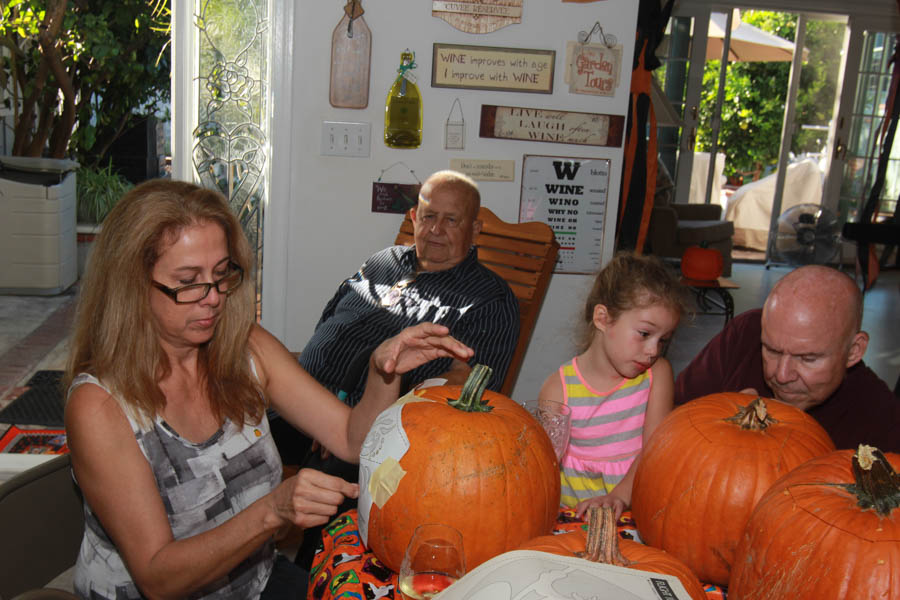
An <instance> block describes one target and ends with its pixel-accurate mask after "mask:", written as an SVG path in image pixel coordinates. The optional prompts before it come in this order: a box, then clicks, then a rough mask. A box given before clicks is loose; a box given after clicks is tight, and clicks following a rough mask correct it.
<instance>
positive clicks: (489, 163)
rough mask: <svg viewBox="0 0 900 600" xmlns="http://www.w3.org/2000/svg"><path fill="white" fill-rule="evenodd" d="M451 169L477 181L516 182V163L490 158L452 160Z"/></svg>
mask: <svg viewBox="0 0 900 600" xmlns="http://www.w3.org/2000/svg"><path fill="white" fill-rule="evenodd" d="M450 168H451V169H453V170H454V171H459V172H460V173H465V174H466V175H468V176H469V177H471V178H472V179H474V180H476V181H515V178H516V173H515V170H516V161H514V160H497V159H490V158H452V159H450Z"/></svg>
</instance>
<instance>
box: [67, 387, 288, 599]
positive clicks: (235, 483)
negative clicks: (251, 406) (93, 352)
mask: <svg viewBox="0 0 900 600" xmlns="http://www.w3.org/2000/svg"><path fill="white" fill-rule="evenodd" d="M85 383H93V384H95V385H97V386H99V387H101V388H103V389H104V390H106V391H107V392H109V390H108V389H107V388H106V387H105V386H104V385H103V384H102V383H100V382H99V381H98V380H97V379H96V378H95V377H93V376H92V375H88V374H85V373H82V374H80V375H78V376H77V377H76V378H75V380H74V381H73V382H72V386H71V387H70V388H69V394H71V393H72V391H73V390H74V389H75V388H76V387H78V386H79V385H82V384H85ZM125 414H126V416H127V417H128V421H129V422H130V423H131V428H132V430H133V431H134V436H135V438H136V439H137V442H138V445H139V446H140V448H141V452H143V453H144V456H145V457H146V458H147V461H148V462H149V463H150V467H151V468H152V469H153V474H154V476H155V477H156V485H157V486H158V487H159V493H160V495H161V496H162V500H163V504H164V505H165V508H166V513H167V514H168V516H169V524H170V525H171V527H172V533H173V535H174V536H175V539H182V538H186V537H190V536H192V535H196V534H198V533H202V532H204V531H207V530H209V529H212V528H213V527H216V526H218V525H221V524H222V523H224V522H225V521H227V520H228V519H230V518H231V517H232V516H234V515H235V514H237V513H239V512H240V511H242V510H244V509H245V508H246V507H247V506H249V505H250V504H252V503H253V502H255V501H256V500H258V499H259V498H261V497H263V496H265V495H266V494H268V493H269V492H270V491H272V490H273V489H274V488H275V486H277V485H278V484H279V482H280V481H281V458H280V457H279V456H278V451H277V449H276V448H275V442H274V441H273V440H272V436H271V434H270V432H269V422H268V420H267V419H266V416H265V414H263V418H262V421H261V422H259V423H258V424H255V425H254V424H249V423H248V424H245V425H244V427H243V428H242V429H239V428H238V427H237V426H235V425H234V424H233V423H232V422H231V421H228V420H226V421H225V423H224V424H223V425H222V427H220V428H219V430H218V431H217V432H216V433H215V434H213V435H212V437H210V438H209V439H208V440H206V441H205V442H202V443H199V444H195V443H193V442H190V441H188V440H186V439H184V438H182V437H181V436H179V435H178V433H177V432H176V431H175V430H174V429H172V428H171V427H169V425H168V424H167V423H166V422H165V421H163V420H162V418H161V417H157V418H156V420H155V421H154V422H153V423H152V426H151V427H150V428H149V429H146V428H144V429H142V428H141V427H140V425H139V424H138V423H137V421H136V420H135V419H134V418H133V416H132V415H130V414H128V411H127V410H126V411H125ZM84 521H85V531H84V538H83V540H82V542H81V550H80V552H79V554H78V561H77V563H76V565H75V592H76V593H77V594H78V596H79V597H81V598H91V599H109V600H113V599H115V600H130V599H132V598H134V599H138V598H141V597H142V596H141V593H140V591H138V589H137V587H136V586H135V584H134V581H133V580H132V578H131V575H130V574H129V573H128V570H127V568H126V567H125V564H124V563H123V561H122V558H121V556H120V555H119V552H118V551H117V550H116V547H115V546H114V545H113V543H112V541H111V540H110V539H109V536H108V535H107V534H106V532H105V531H104V530H103V526H102V525H101V524H100V521H99V520H98V519H97V517H96V516H95V515H94V513H93V511H92V510H91V507H90V506H88V504H87V502H85V504H84ZM274 557H275V546H274V543H273V542H272V541H271V540H270V541H268V542H266V543H265V544H263V545H262V546H261V547H260V548H259V549H258V550H256V551H255V552H254V553H253V554H251V555H250V556H249V557H247V559H246V560H244V561H243V562H242V563H241V564H239V565H238V566H237V567H235V568H234V569H233V570H232V571H231V572H230V573H228V575H226V576H225V577H223V578H222V579H220V580H219V581H215V582H213V583H212V584H210V585H209V586H207V587H206V588H204V589H203V590H200V591H199V592H197V593H195V594H192V595H191V596H190V598H235V599H237V598H241V599H244V598H258V597H259V595H260V593H261V592H262V591H263V589H264V588H265V586H266V582H267V581H268V579H269V575H270V573H271V571H272V565H273V564H274Z"/></svg>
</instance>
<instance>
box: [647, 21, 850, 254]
mask: <svg viewBox="0 0 900 600" xmlns="http://www.w3.org/2000/svg"><path fill="white" fill-rule="evenodd" d="M693 10H694V11H695V12H693V13H686V12H679V11H677V10H676V13H675V14H674V15H673V18H672V21H671V25H670V28H669V32H668V33H669V36H668V40H667V43H665V44H663V45H661V46H660V48H661V51H660V53H661V56H660V58H661V60H662V61H663V63H664V67H663V68H661V69H658V71H657V73H656V76H657V77H658V81H659V83H660V86H661V87H662V88H663V89H664V90H665V92H666V95H667V96H668V98H669V100H670V101H671V102H672V103H673V105H675V107H676V109H680V110H681V111H682V115H683V125H682V126H681V127H673V126H669V127H660V130H659V147H660V160H661V162H662V163H663V164H665V165H666V166H667V167H668V168H669V169H670V171H671V172H672V173H673V175H674V177H675V187H676V201H677V202H693V203H698V202H699V203H704V202H712V203H720V204H722V205H723V206H724V207H725V210H724V211H723V214H724V215H725V218H727V219H729V220H732V221H734V224H735V239H734V241H735V245H736V246H743V247H745V248H749V249H752V250H754V251H756V252H757V253H761V252H767V251H770V250H771V248H770V232H771V231H773V225H775V224H777V220H778V217H779V216H780V215H781V214H782V213H783V212H784V210H787V209H788V208H790V207H792V206H794V205H796V204H800V203H812V204H817V205H818V204H821V203H822V200H823V195H824V193H825V190H826V189H827V188H826V185H825V180H826V172H828V171H829V168H830V167H831V166H832V163H833V161H834V159H835V153H834V152H832V151H831V148H834V147H835V144H836V140H837V139H838V137H839V131H838V119H836V115H837V114H838V113H839V111H840V107H841V103H840V102H839V101H838V98H839V96H840V92H841V90H842V87H843V81H842V77H843V74H844V70H843V60H842V59H843V57H845V56H846V55H847V53H846V51H845V50H846V45H847V39H848V36H847V33H846V32H847V31H848V28H847V18H846V17H844V16H840V15H838V16H833V15H815V16H810V15H803V14H798V13H790V12H774V11H759V10H743V11H741V10H732V11H731V12H718V11H717V12H712V13H708V12H707V13H706V14H703V13H702V11H699V10H698V9H693ZM685 37H686V38H687V42H685V41H683V40H684V38H685ZM795 48H799V50H797V51H795ZM726 53H727V54H726ZM724 56H727V57H728V60H727V61H725V62H724V64H723V61H722V60H721V59H722V57H724ZM692 84H694V85H692ZM679 94H680V95H679ZM844 139H846V137H845V138H844ZM713 156H715V157H716V158H715V159H713V158H712V157H713ZM732 200H733V201H734V202H733V203H732ZM835 204H836V202H835ZM760 256H761V255H760Z"/></svg>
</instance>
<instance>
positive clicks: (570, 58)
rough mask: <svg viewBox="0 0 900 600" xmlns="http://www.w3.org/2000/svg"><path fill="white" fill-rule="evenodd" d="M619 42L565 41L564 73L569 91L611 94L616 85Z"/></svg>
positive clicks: (602, 94)
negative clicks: (615, 43) (607, 43)
mask: <svg viewBox="0 0 900 600" xmlns="http://www.w3.org/2000/svg"><path fill="white" fill-rule="evenodd" d="M621 65H622V46H621V45H619V46H615V47H613V48H609V47H608V46H606V45H604V44H582V43H581V42H569V43H568V44H566V75H565V82H566V83H568V84H569V92H570V93H572V94H592V95H595V96H614V95H615V93H616V88H617V87H619V71H620V69H621Z"/></svg>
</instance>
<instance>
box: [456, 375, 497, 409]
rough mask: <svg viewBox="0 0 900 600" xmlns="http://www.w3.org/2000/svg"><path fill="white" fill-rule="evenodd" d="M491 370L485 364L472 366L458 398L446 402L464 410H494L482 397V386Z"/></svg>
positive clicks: (489, 376)
mask: <svg viewBox="0 0 900 600" xmlns="http://www.w3.org/2000/svg"><path fill="white" fill-rule="evenodd" d="M493 372H494V370H493V369H492V368H490V367H489V366H487V365H475V366H474V367H472V371H471V372H470V373H469V377H468V378H467V379H466V383H465V384H463V388H462V393H461V394H460V395H459V398H457V399H456V400H451V401H449V402H448V403H447V404H449V405H450V406H452V407H453V408H458V409H459V410H462V411H465V412H491V411H492V410H494V407H493V406H489V405H488V403H487V401H486V400H484V399H483V398H482V395H483V394H484V388H486V387H487V384H488V380H489V379H490V378H491V373H493Z"/></svg>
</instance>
